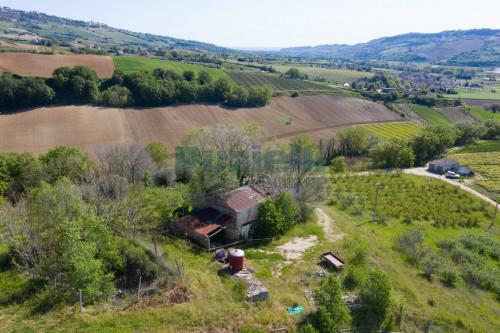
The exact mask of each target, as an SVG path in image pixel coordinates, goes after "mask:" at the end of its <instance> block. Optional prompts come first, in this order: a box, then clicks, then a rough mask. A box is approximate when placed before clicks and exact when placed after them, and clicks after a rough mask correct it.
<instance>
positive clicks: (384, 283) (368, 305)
mask: <svg viewBox="0 0 500 333" xmlns="http://www.w3.org/2000/svg"><path fill="white" fill-rule="evenodd" d="M359 298H360V299H361V302H362V303H363V307H364V308H365V309H366V310H368V311H370V312H372V313H374V314H377V315H383V314H384V313H385V311H386V309H387V308H388V307H389V305H390V304H391V283H390V281H389V278H388V277H387V275H386V274H385V273H384V272H382V271H381V270H380V269H378V268H377V269H376V270H374V271H371V272H370V273H369V274H368V279H367V280H366V282H365V283H364V284H363V286H362V288H361V290H360V291H359Z"/></svg>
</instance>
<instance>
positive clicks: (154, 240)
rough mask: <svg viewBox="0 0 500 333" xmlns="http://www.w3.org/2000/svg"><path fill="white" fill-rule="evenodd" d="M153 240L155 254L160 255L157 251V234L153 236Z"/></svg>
mask: <svg viewBox="0 0 500 333" xmlns="http://www.w3.org/2000/svg"><path fill="white" fill-rule="evenodd" d="M153 242H154V244H155V256H158V252H157V251H156V236H153Z"/></svg>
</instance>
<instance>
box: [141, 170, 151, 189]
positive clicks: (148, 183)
mask: <svg viewBox="0 0 500 333" xmlns="http://www.w3.org/2000/svg"><path fill="white" fill-rule="evenodd" d="M142 184H143V185H144V187H151V184H153V177H151V173H150V172H149V170H146V171H145V172H144V175H143V176H142Z"/></svg>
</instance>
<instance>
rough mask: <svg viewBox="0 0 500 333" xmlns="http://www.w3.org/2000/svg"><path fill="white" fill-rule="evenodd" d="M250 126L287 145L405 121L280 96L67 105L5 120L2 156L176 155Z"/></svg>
mask: <svg viewBox="0 0 500 333" xmlns="http://www.w3.org/2000/svg"><path fill="white" fill-rule="evenodd" d="M249 121H256V122H258V123H260V124H261V125H262V126H263V127H264V128H265V129H266V130H267V133H268V134H269V135H270V136H273V137H274V136H276V137H278V138H280V139H283V140H287V139H289V138H291V137H293V136H295V135H297V134H299V133H309V134H310V135H311V136H312V137H313V138H314V139H319V138H321V137H323V136H325V135H335V133H336V132H337V131H338V130H340V129H342V128H345V127H348V126H352V125H359V124H367V123H375V122H397V121H399V122H400V121H404V119H403V118H401V117H399V116H398V115H396V114H395V113H393V112H391V111H389V110H388V109H386V108H385V107H383V106H382V105H379V104H376V103H373V102H369V101H365V100H360V99H355V98H350V97H343V96H307V97H300V98H289V97H278V98H274V100H273V102H272V104H270V105H268V106H265V107H262V108H253V109H230V108H224V107H220V106H218V105H207V104H189V105H177V106H171V107H162V108H150V109H113V108H96V107H90V106H62V107H50V108H39V109H34V110H30V111H25V112H20V113H16V114H11V115H0V151H14V152H25V151H29V152H33V153H35V154H40V153H44V152H46V151H47V150H48V149H50V148H53V147H55V146H57V145H61V144H66V145H71V146H75V147H79V148H82V149H84V150H87V151H92V150H94V149H95V148H96V147H101V146H105V145H109V144H116V143H125V142H138V143H140V144H147V143H149V142H151V141H160V142H163V143H164V144H165V145H167V146H168V147H169V148H170V149H172V150H173V149H174V147H175V146H176V145H179V144H180V141H181V139H182V137H183V135H184V133H185V132H186V131H189V130H192V129H194V128H198V127H202V126H207V125H212V124H216V123H229V122H234V123H246V122H249ZM289 121H291V124H288V125H287V122H289Z"/></svg>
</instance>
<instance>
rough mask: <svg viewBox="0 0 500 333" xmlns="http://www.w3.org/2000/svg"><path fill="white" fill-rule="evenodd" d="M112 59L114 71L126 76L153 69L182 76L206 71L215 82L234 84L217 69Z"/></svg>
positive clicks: (143, 60) (154, 60)
mask: <svg viewBox="0 0 500 333" xmlns="http://www.w3.org/2000/svg"><path fill="white" fill-rule="evenodd" d="M112 58H113V61H114V62H115V67H116V69H121V70H123V71H124V72H125V73H127V74H128V73H133V72H138V71H153V70H154V69H155V68H165V69H171V70H173V71H175V72H177V73H179V74H182V72H183V71H185V70H192V71H194V72H195V73H198V72H199V71H206V72H208V73H210V75H212V77H213V78H214V79H215V80H217V79H220V78H225V79H227V80H228V81H229V82H231V83H232V84H235V83H234V81H233V80H232V79H231V78H230V77H229V76H228V75H227V74H226V73H224V72H223V71H221V70H220V69H217V68H209V67H203V66H197V65H191V64H185V63H181V62H175V61H169V60H158V59H146V58H139V57H123V56H114V57H112Z"/></svg>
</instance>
